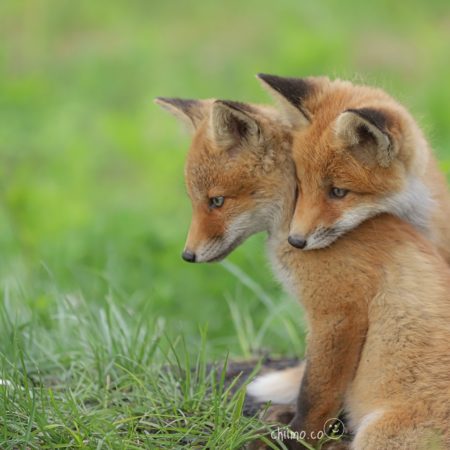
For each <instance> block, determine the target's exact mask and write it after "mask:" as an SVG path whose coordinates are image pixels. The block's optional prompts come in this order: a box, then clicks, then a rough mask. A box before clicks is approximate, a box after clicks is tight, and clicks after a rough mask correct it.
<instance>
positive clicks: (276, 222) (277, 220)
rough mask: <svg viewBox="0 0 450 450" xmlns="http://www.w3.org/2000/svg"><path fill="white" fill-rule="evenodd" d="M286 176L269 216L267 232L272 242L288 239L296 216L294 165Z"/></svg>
mask: <svg viewBox="0 0 450 450" xmlns="http://www.w3.org/2000/svg"><path fill="white" fill-rule="evenodd" d="M284 175H285V176H284V177H283V178H282V179H281V178H280V183H279V186H278V197H277V200H275V201H274V202H273V205H272V211H271V213H270V214H269V215H268V217H269V221H268V224H267V232H268V234H269V239H270V240H278V239H281V240H286V239H287V236H288V234H289V228H290V224H291V219H292V216H293V214H294V209H295V200H296V186H297V182H296V177H295V167H294V164H293V163H292V164H291V166H290V167H288V168H287V170H286V171H285V173H284Z"/></svg>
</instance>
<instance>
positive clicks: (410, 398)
mask: <svg viewBox="0 0 450 450" xmlns="http://www.w3.org/2000/svg"><path fill="white" fill-rule="evenodd" d="M236 109H237V110H238V113H236V112H235V110H236ZM214 118H216V119H214ZM215 120H218V121H219V123H216V122H215ZM292 133H293V132H292V130H289V129H288V128H287V127H286V126H285V125H283V120H282V119H281V118H278V117H277V116H276V114H273V113H272V112H270V110H268V109H266V108H263V109H261V108H259V107H257V106H255V105H250V106H249V105H239V104H232V103H231V104H230V103H226V102H225V103H224V102H216V103H214V104H213V106H212V112H211V113H209V114H205V115H204V118H203V120H202V121H200V122H199V123H198V124H197V126H196V131H195V136H194V139H193V144H192V146H191V149H190V152H189V155H188V159H187V164H186V182H187V185H188V191H189V195H190V197H191V201H192V204H193V220H192V224H193V225H192V226H193V227H194V229H195V230H196V231H195V232H193V234H192V236H191V234H190V235H189V237H188V241H187V248H189V249H190V251H192V252H195V253H196V254H198V256H199V258H198V259H197V261H214V260H217V259H221V258H223V257H224V256H226V255H227V254H228V253H229V252H231V251H232V250H233V249H234V248H235V247H236V246H237V245H238V244H239V243H240V242H242V241H243V240H244V239H245V238H246V237H248V236H249V235H251V234H253V233H255V232H258V231H266V232H268V235H269V238H268V250H269V255H270V257H271V260H272V263H273V266H274V270H275V272H276V273H277V274H278V276H279V278H280V279H281V281H282V282H283V283H284V285H285V286H286V287H287V288H288V289H289V290H290V291H291V292H292V293H293V294H294V295H296V296H297V297H298V298H299V299H300V302H301V303H302V305H303V307H304V309H305V313H306V317H307V320H308V325H309V330H310V334H309V338H308V346H307V352H306V369H305V372H304V375H303V379H302V383H301V389H300V394H299V398H298V407H297V412H296V415H295V417H294V419H293V420H292V422H291V426H292V427H293V428H294V429H295V430H298V431H300V430H304V431H306V432H307V435H309V433H310V432H311V431H318V430H321V429H322V427H323V425H324V422H325V421H326V420H327V419H329V418H331V417H336V416H337V414H338V413H339V411H340V410H341V408H342V407H344V408H345V410H346V412H347V414H348V416H349V419H350V426H351V428H352V430H353V431H354V432H355V439H354V441H353V443H352V448H353V449H355V450H360V449H365V450H372V449H373V450H382V449H393V450H395V449H403V448H408V449H411V450H415V449H417V450H419V449H428V448H432V447H431V445H435V447H433V448H437V449H445V448H448V447H449V446H450V425H449V424H448V417H449V416H450V377H449V375H448V374H449V373H450V357H449V353H448V343H449V342H450V327H449V323H450V294H449V292H450V273H449V270H448V268H447V265H446V264H445V262H444V261H443V260H442V258H441V257H440V256H439V254H438V253H437V252H436V251H435V249H434V247H433V246H432V245H431V244H430V243H429V242H428V241H427V240H426V239H425V238H424V237H423V235H421V233H419V232H418V231H417V230H416V229H415V228H414V227H413V226H411V225H409V224H408V223H406V222H404V221H402V220H400V219H398V218H396V217H393V216H390V215H387V214H381V215H378V216H377V217H374V218H372V219H370V220H366V221H364V222H363V223H362V224H361V225H360V226H358V227H356V228H354V229H352V230H351V231H349V232H348V233H346V234H344V235H343V236H341V237H340V239H338V240H337V241H336V242H335V243H334V244H333V245H331V246H329V247H327V248H323V249H319V250H315V251H309V252H302V251H298V250H296V249H294V248H292V247H291V246H290V245H289V244H288V243H287V237H288V234H289V228H290V222H291V218H292V214H293V211H294V206H295V189H296V184H297V178H296V174H295V170H294V164H293V161H292V158H291V145H292ZM224 134H227V139H222V138H221V139H218V138H217V136H221V137H223V135H224ZM294 134H295V146H296V148H295V155H296V161H297V163H299V162H300V166H301V167H299V171H300V173H302V172H301V171H303V170H305V173H304V174H303V175H304V177H302V179H301V182H303V181H302V180H303V178H305V179H306V178H307V177H310V179H311V181H309V179H308V181H307V186H308V189H305V192H302V196H301V201H304V202H305V203H304V204H308V202H309V192H310V189H309V186H310V184H311V186H317V184H319V185H320V184H321V183H324V182H325V180H326V179H327V177H328V176H330V172H329V170H330V168H329V167H330V165H329V164H328V162H327V161H326V160H324V159H323V160H322V159H317V158H315V157H314V153H313V152H314V145H325V143H326V142H327V141H326V140H325V141H324V142H322V141H321V139H320V138H319V136H316V138H317V139H316V140H315V141H311V140H310V139H311V136H309V135H308V134H305V133H303V132H297V133H294ZM305 136H309V137H306V138H305ZM304 139H307V141H305V140H304ZM307 144H308V145H312V146H313V147H312V148H309V147H308V146H307ZM299 148H301V150H298V149H299ZM303 164H304V165H303ZM324 164H325V166H324ZM339 164H340V163H339V162H338V161H337V162H336V163H335V166H333V165H331V167H333V170H335V171H338V170H340V165H339ZM404 164H405V165H408V164H414V162H412V161H411V162H409V163H408V162H407V159H405V161H404ZM305 186H306V185H305ZM302 188H303V185H302ZM311 190H312V189H311ZM217 195H220V196H224V197H225V202H224V204H223V206H222V207H221V208H219V209H212V208H211V207H210V206H209V198H210V197H211V196H217ZM311 203H312V202H311ZM194 224H195V225H194ZM286 444H287V445H288V446H289V447H290V448H300V446H299V445H298V444H297V443H295V442H291V441H289V442H287V443H286Z"/></svg>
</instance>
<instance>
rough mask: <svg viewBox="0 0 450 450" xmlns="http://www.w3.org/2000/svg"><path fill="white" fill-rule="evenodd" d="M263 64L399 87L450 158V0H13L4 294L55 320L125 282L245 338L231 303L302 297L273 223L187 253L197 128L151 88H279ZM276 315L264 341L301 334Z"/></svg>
mask: <svg viewBox="0 0 450 450" xmlns="http://www.w3.org/2000/svg"><path fill="white" fill-rule="evenodd" d="M257 72H268V73H274V74H279V75H290V76H305V75H319V74H325V75H329V76H332V77H341V78H349V79H352V80H355V81H362V82H366V83H369V84H375V85H378V86H381V87H384V88H385V89H387V90H388V91H389V92H390V93H392V94H393V95H395V96H396V97H397V98H399V99H400V100H401V101H403V102H404V103H405V104H406V105H407V106H408V107H409V108H411V110H412V111H413V113H414V114H415V116H416V117H417V119H418V120H419V122H420V123H421V124H422V126H423V127H424V129H425V131H426V134H427V136H428V137H429V139H430V141H431V143H432V146H433V147H434V149H435V151H436V152H437V154H438V156H439V158H440V160H441V161H442V168H443V169H444V170H447V168H449V167H450V165H449V161H450V119H449V118H450V7H449V3H448V0H442V1H440V0H429V1H427V2H424V1H419V0H415V1H414V0H412V1H408V2H392V1H388V0H384V1H378V2H361V1H357V0H339V1H337V0H336V1H314V2H312V1H311V2H309V1H298V0H279V1H277V2H272V1H268V0H258V1H256V0H248V1H238V0H228V1H226V2H219V1H209V2H207V1H173V0H168V1H164V2H163V1H155V0H149V1H143V0H129V1H87V0H77V1H69V0H54V1H45V0H42V1H37V0H34V1H33V0H30V1H21V0H17V1H8V0H6V1H5V0H3V1H2V2H0V183H1V187H0V248H1V259H0V270H1V271H0V274H1V283H2V288H3V291H4V293H5V294H4V301H6V300H5V299H6V298H8V299H10V298H11V297H10V294H7V293H8V292H14V296H13V297H12V300H10V302H11V303H12V304H13V306H12V307H13V308H16V309H17V311H19V312H20V308H21V306H22V305H26V307H27V308H28V309H27V310H28V311H31V312H32V313H31V318H30V320H37V321H41V322H42V323H43V324H45V325H46V326H47V327H48V328H50V329H51V328H52V327H53V326H55V321H57V319H55V316H54V312H55V311H56V308H57V304H58V301H60V298H61V294H62V295H63V296H68V295H72V294H76V295H81V296H82V297H83V298H84V299H85V300H86V302H88V303H90V304H92V305H94V306H95V305H102V304H103V303H104V302H105V301H106V300H105V299H106V298H107V297H108V296H111V295H112V296H114V297H115V298H116V299H118V301H120V302H122V303H123V304H124V305H126V306H128V305H129V306H130V308H132V307H133V305H141V304H143V303H145V304H146V305H147V308H146V312H145V313H146V314H148V315H149V317H155V318H156V317H163V318H165V319H166V320H167V322H168V323H170V324H171V325H170V326H171V327H172V328H171V329H172V332H173V333H177V332H179V331H183V332H185V333H187V335H192V336H196V333H197V332H198V329H199V327H202V326H204V325H205V324H208V330H209V331H208V332H209V336H210V338H211V339H212V340H213V342H216V343H217V345H218V346H219V347H223V348H228V347H229V348H232V349H233V348H234V346H235V344H236V338H235V335H236V330H235V326H234V325H236V323H237V322H239V320H241V319H239V317H238V318H236V317H237V316H236V314H237V313H236V310H235V309H233V307H231V308H230V304H232V305H234V306H238V308H239V309H240V310H241V311H244V312H245V314H244V315H247V316H249V317H252V321H253V322H252V324H250V325H248V324H247V326H250V327H251V326H256V327H261V326H263V324H264V323H265V322H264V321H265V316H266V315H267V308H266V307H264V306H263V304H264V302H265V301H267V300H268V299H269V300H270V301H273V302H274V303H276V302H277V301H278V299H279V298H280V297H283V298H284V297H285V294H283V293H282V292H281V289H280V288H279V286H278V285H277V283H276V282H275V280H274V278H273V277H272V275H271V273H270V270H269V267H268V265H267V264H266V262H265V256H264V246H263V241H264V237H263V236H257V237H254V238H252V239H250V240H249V241H248V242H247V243H245V244H244V245H243V246H242V247H241V248H240V249H238V250H237V251H236V252H235V253H234V254H233V255H232V256H231V257H230V258H229V261H231V263H232V265H230V264H215V265H209V266H208V265H188V264H186V263H184V262H183V261H182V260H181V258H180V252H181V250H182V248H183V245H184V239H185V235H186V232H187V228H188V225H189V220H190V205H189V202H188V199H187V196H186V194H185V189H184V181H183V164H184V158H185V154H186V150H187V148H188V146H189V136H187V135H185V134H183V132H182V130H181V129H180V127H179V124H178V123H176V121H175V119H173V118H172V117H170V116H169V115H167V114H166V113H165V112H163V111H162V110H160V109H159V108H158V107H157V106H156V105H154V104H153V102H152V100H153V98H154V97H156V96H180V97H191V98H197V97H198V98H202V97H219V98H229V99H239V100H243V101H245V100H249V101H263V102H267V101H269V99H268V98H267V96H266V94H265V93H264V92H263V91H262V90H261V89H260V87H259V85H258V83H257V82H256V80H255V78H254V74H255V73H257ZM238 268H239V269H238ZM236 270H239V271H241V273H239V274H238V276H236V274H235V273H234V274H233V273H232V272H236ZM245 274H246V275H245ZM230 302H231V303H230ZM292 308H293V309H292V311H294V312H295V311H297V310H296V309H295V306H293V307H292ZM233 311H234V312H233ZM272 328H273V331H270V332H269V333H268V334H267V337H266V342H265V346H267V347H268V348H270V349H271V350H276V351H286V350H289V348H287V347H288V345H286V346H284V345H283V342H282V339H281V338H280V339H278V340H277V335H276V334H277V330H276V329H277V327H272ZM271 333H272V334H271Z"/></svg>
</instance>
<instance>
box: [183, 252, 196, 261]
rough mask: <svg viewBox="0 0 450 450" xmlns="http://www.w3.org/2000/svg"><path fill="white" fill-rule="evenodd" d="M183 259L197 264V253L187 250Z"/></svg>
mask: <svg viewBox="0 0 450 450" xmlns="http://www.w3.org/2000/svg"><path fill="white" fill-rule="evenodd" d="M181 257H182V258H183V259H184V260H185V261H187V262H195V253H193V252H191V251H189V250H185V251H184V252H183V253H182V255H181Z"/></svg>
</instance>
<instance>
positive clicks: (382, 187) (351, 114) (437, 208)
mask: <svg viewBox="0 0 450 450" xmlns="http://www.w3.org/2000/svg"><path fill="white" fill-rule="evenodd" d="M259 77H260V79H261V80H262V82H263V84H264V85H265V87H266V88H268V90H269V91H270V92H271V93H272V94H273V95H274V96H275V97H276V98H277V99H278V100H279V103H280V106H281V109H282V110H283V111H284V116H285V118H286V120H287V121H288V122H291V123H292V124H293V125H294V127H295V128H296V130H297V131H302V130H304V133H306V134H307V135H308V138H305V139H303V140H302V142H304V143H305V146H306V147H311V145H313V146H314V152H309V155H310V157H311V158H314V160H315V161H316V160H318V159H322V160H324V161H326V162H327V164H328V166H329V167H328V170H329V173H332V174H333V177H332V178H331V179H330V180H328V181H326V183H327V184H326V187H327V188H326V189H325V190H324V189H322V190H317V191H316V192H310V193H309V195H304V196H302V195H301V197H303V205H304V206H303V208H297V210H296V212H295V214H294V217H293V220H292V224H291V230H290V237H289V241H290V243H291V244H292V245H294V246H295V247H298V248H301V249H303V250H312V249H317V248H322V247H326V246H328V245H330V244H331V243H332V242H333V241H334V240H336V239H337V238H339V236H341V235H342V234H344V233H346V232H347V231H349V230H351V229H353V228H355V227H356V226H358V225H359V224H360V223H361V222H363V221H364V220H366V219H367V218H370V217H372V216H374V215H376V214H379V213H382V212H388V213H391V214H394V215H396V216H398V217H400V218H403V219H405V220H406V221H408V222H410V223H412V224H413V225H415V226H416V227H417V228H418V229H419V230H421V231H423V232H424V233H425V234H426V235H427V236H428V237H429V238H430V239H431V240H432V241H433V242H434V243H435V244H436V245H437V246H438V248H439V250H440V252H441V253H442V255H443V256H444V258H445V259H446V260H447V262H450V220H449V219H450V192H449V190H448V186H447V183H446V180H445V179H444V177H443V175H442V174H441V173H440V172H439V170H438V166H437V162H436V160H435V158H434V157H433V155H432V152H431V151H430V149H429V146H428V144H427V142H426V140H425V138H424V137H423V134H422V132H421V130H420V128H419V127H418V125H417V124H416V122H415V121H414V120H413V118H412V117H411V115H410V114H409V113H408V111H407V110H406V109H405V108H404V107H403V106H401V105H400V104H399V103H398V102H396V101H395V100H393V99H392V98H391V97H389V96H388V95H387V94H386V93H385V92H384V91H382V90H380V89H375V88H372V87H368V86H357V85H354V84H352V83H350V82H348V81H341V80H334V81H330V80H329V79H328V78H325V77H312V78H304V79H301V78H282V77H277V76H273V75H260V76H259ZM327 128H329V129H331V128H332V133H328V134H326V133H324V130H325V129H327ZM297 166H298V164H297ZM314 175H316V172H314V173H313V174H308V176H314ZM331 181H333V182H334V185H331V184H330V183H331Z"/></svg>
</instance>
